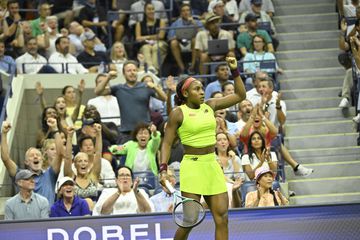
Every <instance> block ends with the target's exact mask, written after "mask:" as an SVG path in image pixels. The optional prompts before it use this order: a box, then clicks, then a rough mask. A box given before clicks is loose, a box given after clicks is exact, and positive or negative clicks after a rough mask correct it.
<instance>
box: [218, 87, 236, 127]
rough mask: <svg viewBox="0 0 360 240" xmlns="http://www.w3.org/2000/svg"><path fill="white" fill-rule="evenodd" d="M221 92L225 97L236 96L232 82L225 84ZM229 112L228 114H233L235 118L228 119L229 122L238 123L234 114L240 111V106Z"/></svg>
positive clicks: (230, 108)
mask: <svg viewBox="0 0 360 240" xmlns="http://www.w3.org/2000/svg"><path fill="white" fill-rule="evenodd" d="M221 92H222V93H223V95H224V96H228V95H231V94H234V92H235V86H234V83H233V82H232V81H227V82H225V83H224V84H223V85H222V86H221ZM227 110H228V112H230V113H232V115H234V116H235V117H234V118H233V119H228V118H227V120H229V121H231V122H237V120H238V118H237V117H236V115H235V114H234V113H236V112H237V111H238V110H239V109H238V105H237V104H235V105H234V106H231V107H229V108H228V109H227Z"/></svg>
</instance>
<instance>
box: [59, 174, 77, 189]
mask: <svg viewBox="0 0 360 240" xmlns="http://www.w3.org/2000/svg"><path fill="white" fill-rule="evenodd" d="M67 182H68V183H71V184H72V185H74V184H75V182H74V180H73V179H72V178H71V177H62V178H60V179H59V181H58V182H57V188H56V189H57V191H59V190H60V188H61V187H62V186H63V185H64V184H65V183H67Z"/></svg>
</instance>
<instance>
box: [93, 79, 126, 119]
mask: <svg viewBox="0 0 360 240" xmlns="http://www.w3.org/2000/svg"><path fill="white" fill-rule="evenodd" d="M108 77H110V75H106V74H103V73H101V74H98V75H97V76H96V79H95V85H96V86H97V85H98V84H99V83H101V82H103V81H106V78H108ZM105 88H106V89H110V85H109V83H108V84H107V85H106V86H105ZM87 105H93V106H95V107H96V109H97V111H98V112H99V113H100V116H101V118H102V120H101V121H102V122H113V123H114V124H115V125H116V126H120V119H121V118H120V109H119V103H118V101H117V99H116V97H114V96H112V95H110V94H109V95H103V96H101V95H98V96H97V97H95V98H91V99H89V101H88V102H87Z"/></svg>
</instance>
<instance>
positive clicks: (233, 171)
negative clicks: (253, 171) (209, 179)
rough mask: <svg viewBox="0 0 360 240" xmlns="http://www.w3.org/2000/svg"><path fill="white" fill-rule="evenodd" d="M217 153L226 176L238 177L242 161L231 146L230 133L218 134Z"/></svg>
mask: <svg viewBox="0 0 360 240" xmlns="http://www.w3.org/2000/svg"><path fill="white" fill-rule="evenodd" d="M215 153H216V157H217V161H218V162H219V164H220V166H221V167H222V169H223V171H224V174H225V176H227V177H228V178H230V179H232V180H234V179H236V178H238V177H239V176H240V166H241V161H240V158H239V157H238V156H236V154H235V152H234V151H233V150H232V149H231V148H230V144H229V137H228V134H226V133H223V132H218V133H217V134H216V145H215Z"/></svg>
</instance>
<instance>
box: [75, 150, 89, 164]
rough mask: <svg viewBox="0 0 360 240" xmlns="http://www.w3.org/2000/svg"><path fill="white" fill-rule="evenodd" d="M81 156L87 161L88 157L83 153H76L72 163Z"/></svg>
mask: <svg viewBox="0 0 360 240" xmlns="http://www.w3.org/2000/svg"><path fill="white" fill-rule="evenodd" d="M82 156H86V158H87V159H88V160H89V156H88V155H87V154H86V153H84V152H78V153H77V154H76V155H75V157H74V163H75V162H76V161H77V160H78V158H80V157H82Z"/></svg>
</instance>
